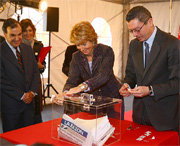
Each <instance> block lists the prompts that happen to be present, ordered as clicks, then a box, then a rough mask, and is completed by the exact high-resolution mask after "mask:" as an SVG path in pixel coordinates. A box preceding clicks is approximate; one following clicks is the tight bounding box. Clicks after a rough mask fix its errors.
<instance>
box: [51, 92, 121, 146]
mask: <svg viewBox="0 0 180 146" xmlns="http://www.w3.org/2000/svg"><path fill="white" fill-rule="evenodd" d="M54 101H55V102H53V105H52V119H53V120H52V138H54V139H56V140H59V142H61V141H63V142H67V143H71V144H73V145H86V146H88V145H89V146H90V145H94V146H96V145H97V146H100V145H111V144H112V143H115V142H117V141H119V140H120V139H121V128H120V127H121V103H122V100H121V99H116V98H110V97H101V96H93V95H92V94H87V93H81V94H76V95H74V96H73V97H72V96H71V97H68V98H67V97H66V98H64V99H63V98H56V100H54Z"/></svg>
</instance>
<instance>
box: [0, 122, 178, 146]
mask: <svg viewBox="0 0 180 146" xmlns="http://www.w3.org/2000/svg"><path fill="white" fill-rule="evenodd" d="M51 126H52V121H48V122H44V123H40V124H35V125H32V126H28V127H25V128H21V129H17V130H13V131H10V132H6V133H3V134H0V137H2V138H4V139H6V140H8V141H10V142H12V143H14V144H27V145H32V144H34V143H37V142H40V143H46V144H53V145H55V146H61V145H66V146H68V145H71V144H69V143H66V142H62V141H58V140H56V139H53V138H52V136H51ZM129 127H131V128H129ZM121 133H122V134H121V140H120V141H118V142H116V143H114V144H112V145H113V146H116V145H126V146H127V145H128V146H132V145H143V146H144V145H150V146H155V145H156V146H157V145H163V146H164V145H169V146H174V145H177V146H178V145H179V136H178V132H174V131H165V132H158V131H156V130H155V129H154V128H153V127H151V126H144V125H138V124H135V123H133V122H130V121H122V122H121ZM148 133H150V135H149V136H147V135H148Z"/></svg>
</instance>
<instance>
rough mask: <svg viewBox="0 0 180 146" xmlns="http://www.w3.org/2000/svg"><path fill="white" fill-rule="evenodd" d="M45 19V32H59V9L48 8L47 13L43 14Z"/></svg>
mask: <svg viewBox="0 0 180 146" xmlns="http://www.w3.org/2000/svg"><path fill="white" fill-rule="evenodd" d="M43 19H44V23H43V26H44V28H43V29H44V31H50V32H51V31H54V32H58V31H59V8H56V7H48V8H47V12H45V13H44V14H43Z"/></svg>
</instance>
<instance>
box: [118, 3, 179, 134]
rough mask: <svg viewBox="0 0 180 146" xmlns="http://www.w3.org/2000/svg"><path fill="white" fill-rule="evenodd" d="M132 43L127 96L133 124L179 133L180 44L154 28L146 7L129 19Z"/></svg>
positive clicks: (130, 14)
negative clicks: (130, 101) (131, 102)
mask: <svg viewBox="0 0 180 146" xmlns="http://www.w3.org/2000/svg"><path fill="white" fill-rule="evenodd" d="M126 20H127V25H128V29H129V31H130V32H131V33H132V34H133V36H134V37H135V39H134V40H132V41H131V42H130V46H129V55H128V60H127V66H126V76H125V78H124V84H123V86H122V87H121V89H120V90H119V92H120V94H121V95H122V96H124V97H127V96H129V95H130V94H132V95H133V96H134V101H133V121H134V122H135V123H139V124H143V125H152V126H153V127H154V128H155V129H156V130H158V131H164V130H178V112H179V110H178V104H179V101H178V98H179V94H178V93H179V50H180V41H179V40H178V39H177V38H175V37H174V36H172V35H170V34H168V33H165V32H163V31H161V30H160V29H159V28H158V27H156V26H154V24H153V19H152V16H151V13H150V12H149V11H148V10H147V9H146V8H145V7H143V6H136V7H134V8H132V9H131V10H130V11H129V12H128V14H127V16H126Z"/></svg>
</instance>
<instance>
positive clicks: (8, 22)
mask: <svg viewBox="0 0 180 146" xmlns="http://www.w3.org/2000/svg"><path fill="white" fill-rule="evenodd" d="M18 25H19V26H20V24H19V22H18V21H16V20H15V19H13V18H8V19H7V20H6V21H4V23H3V26H2V30H3V32H5V33H7V28H8V27H11V28H16V27H18Z"/></svg>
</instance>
